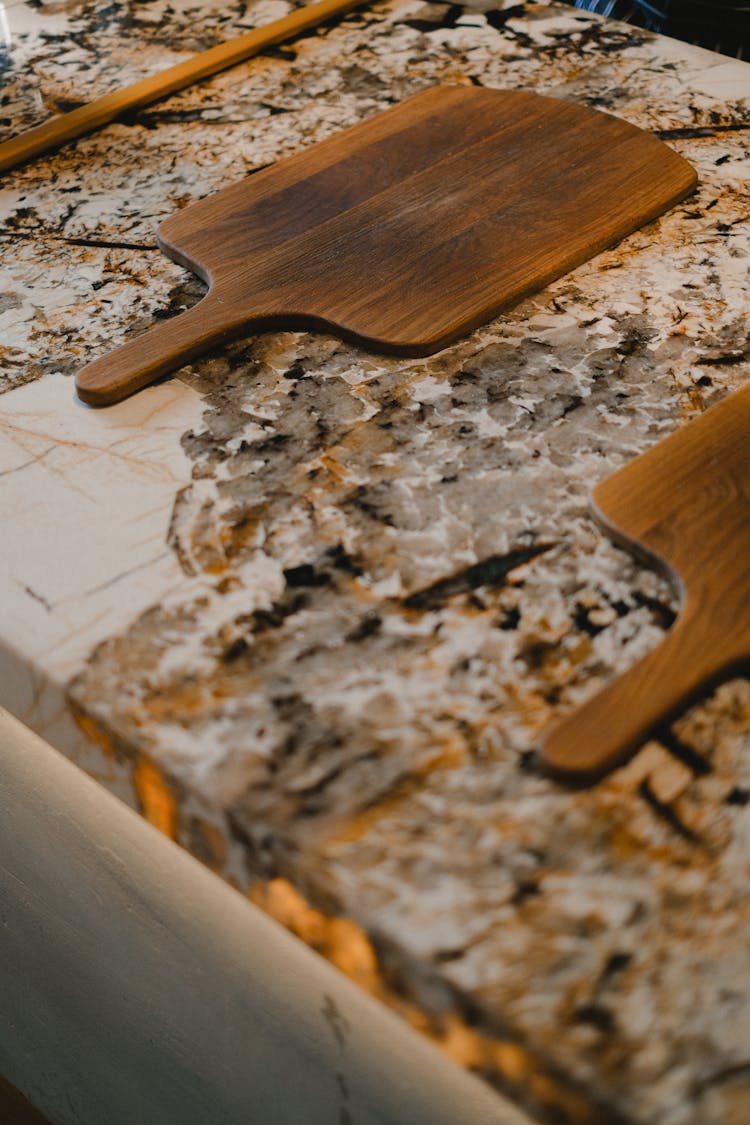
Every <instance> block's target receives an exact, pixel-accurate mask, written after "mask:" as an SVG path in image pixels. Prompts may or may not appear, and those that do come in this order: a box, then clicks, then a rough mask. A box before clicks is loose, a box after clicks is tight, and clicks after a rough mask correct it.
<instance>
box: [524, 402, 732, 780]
mask: <svg viewBox="0 0 750 1125" xmlns="http://www.w3.org/2000/svg"><path fill="white" fill-rule="evenodd" d="M594 510H595V512H596V515H597V517H598V519H599V521H600V523H601V524H603V526H604V527H605V528H606V530H607V531H608V532H609V534H610V535H611V536H612V538H613V539H614V540H615V541H616V542H618V543H621V544H622V545H623V546H625V547H626V548H627V549H628V550H631V551H633V552H634V553H635V554H637V555H640V556H642V557H643V558H645V559H646V561H648V562H651V563H652V564H655V565H656V566H657V567H659V568H660V569H662V570H665V571H666V573H667V574H668V575H669V576H670V577H671V579H672V581H673V582H674V584H675V586H676V587H677V589H678V590H679V592H680V596H681V597H680V600H681V603H682V604H681V608H680V613H679V616H678V618H677V621H676V622H675V624H674V625H673V626H672V628H671V630H670V631H669V632H668V633H667V635H666V637H665V638H664V640H663V641H662V642H661V644H660V645H658V647H657V648H655V649H654V650H653V651H652V652H650V653H649V654H648V656H646V657H644V658H643V660H641V661H640V662H639V663H638V664H636V665H635V666H634V667H632V668H631V669H630V670H629V671H627V672H626V673H625V674H624V675H622V676H620V677H619V678H618V679H616V680H613V681H612V683H610V684H608V685H607V686H606V687H605V688H604V689H603V690H602V691H600V692H599V694H598V695H595V696H594V697H593V698H592V699H590V700H589V701H588V702H586V703H584V704H583V705H582V706H581V707H579V708H578V709H577V710H576V711H573V712H572V713H571V714H570V715H567V716H566V717H565V718H564V719H562V720H561V721H560V722H559V723H558V725H557V726H555V727H553V729H552V730H551V731H550V732H549V734H548V735H547V736H546V738H545V740H544V743H543V745H542V757H543V759H544V761H545V762H546V764H547V765H548V766H549V767H550V769H552V770H554V771H555V772H556V773H558V774H561V775H565V776H567V777H570V778H575V779H580V780H592V779H595V778H596V777H598V776H600V775H601V774H603V773H606V772H607V770H611V769H614V768H615V767H616V766H618V765H621V764H622V763H623V762H624V761H626V760H627V758H628V756H629V755H630V754H632V753H633V751H634V750H637V749H638V747H639V746H640V745H641V744H642V743H643V742H645V741H646V739H647V738H649V737H650V736H652V735H653V734H655V733H658V730H659V728H660V727H661V726H663V724H665V723H667V722H668V721H669V720H670V719H672V718H673V717H674V716H675V715H676V714H677V713H679V711H680V710H683V709H684V708H685V707H687V706H688V704H689V703H691V702H692V701H693V700H695V699H696V698H698V697H699V696H700V694H701V693H702V692H703V691H706V690H708V688H709V687H711V686H712V685H713V684H715V683H717V682H718V681H720V680H722V679H724V678H726V677H727V676H729V675H731V674H732V673H735V672H737V673H739V672H742V671H746V670H747V668H748V666H750V566H749V565H748V560H750V388H747V389H745V390H743V391H737V392H736V393H735V394H733V395H731V396H730V397H729V398H726V399H725V400H724V401H723V402H721V403H719V405H718V406H714V407H712V409H711V410H708V411H707V412H706V413H705V414H704V415H702V416H701V417H700V418H698V419H696V420H695V421H694V422H690V423H689V424H688V425H686V426H684V427H683V428H682V429H680V430H678V432H677V433H676V434H673V435H672V436H671V437H668V438H667V439H666V440H665V441H662V442H660V443H659V444H658V445H656V446H654V448H653V449H650V450H649V451H648V452H647V453H644V454H642V455H641V456H640V457H637V458H636V459H635V461H632V462H631V463H630V464H629V465H626V466H625V468H624V469H620V471H619V472H618V473H615V474H614V476H611V477H609V479H608V480H605V481H604V482H603V483H602V484H600V485H599V486H598V487H597V488H596V489H595V491H594Z"/></svg>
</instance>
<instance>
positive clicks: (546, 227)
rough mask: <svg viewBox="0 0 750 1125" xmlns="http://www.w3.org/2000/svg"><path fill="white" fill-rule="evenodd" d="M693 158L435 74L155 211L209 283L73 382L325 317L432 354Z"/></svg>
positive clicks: (621, 219) (113, 375)
mask: <svg viewBox="0 0 750 1125" xmlns="http://www.w3.org/2000/svg"><path fill="white" fill-rule="evenodd" d="M695 184H696V175H695V172H694V170H693V168H692V167H691V166H690V165H689V164H688V163H687V162H686V161H685V160H683V159H682V157H680V156H678V155H677V154H676V153H675V152H673V151H672V150H671V149H670V148H668V147H667V146H666V145H665V144H663V142H661V141H659V140H657V139H656V138H654V137H652V136H651V135H650V134H648V133H645V132H643V131H642V130H640V129H637V128H636V127H635V126H633V125H629V124H627V123H626V122H624V121H620V120H618V119H617V118H615V117H611V116H609V115H607V114H604V113H600V112H598V111H596V110H592V109H589V108H587V107H585V106H579V105H574V104H571V103H570V102H564V101H558V100H555V99H552V98H543V97H539V96H538V95H536V94H528V93H521V92H517V91H507V90H486V89H476V88H472V87H463V86H437V87H433V88H432V89H429V90H427V91H425V92H424V93H422V94H418V95H417V96H416V97H413V98H411V99H409V100H408V101H406V102H403V103H402V104H401V105H399V106H396V107H395V108H394V109H391V110H388V111H386V112H385V113H382V114H379V115H378V116H376V117H373V118H371V119H369V120H367V121H365V122H363V123H362V124H360V125H356V126H354V127H353V128H351V129H348V130H346V131H344V132H343V133H339V134H337V135H336V136H334V137H331V138H330V139H328V140H326V141H323V142H322V143H320V144H317V145H314V146H312V147H311V148H309V149H307V150H306V151H304V152H302V153H300V154H299V155H298V156H294V157H291V158H289V159H287V160H284V161H281V162H280V163H279V164H277V165H274V166H273V167H271V168H269V169H266V170H265V171H262V172H259V173H257V174H256V175H254V176H252V177H250V178H249V179H246V180H244V181H243V182H241V183H238V184H235V185H234V186H232V187H229V188H225V189H224V190H223V191H220V192H218V193H217V194H216V195H213V196H211V197H209V198H208V199H204V200H202V201H201V202H200V203H196V204H194V205H193V206H191V207H188V208H186V209H185V210H184V211H182V212H179V213H178V214H177V215H175V216H173V217H172V218H171V219H168V220H167V221H166V222H165V223H163V224H162V226H161V228H160V230H159V243H160V245H161V247H162V249H163V250H164V251H165V253H167V254H168V255H169V256H170V257H171V258H173V259H174V260H175V261H177V262H180V263H181V264H183V265H185V266H187V267H188V268H189V269H191V270H193V271H194V272H195V273H197V274H198V275H199V276H200V277H202V278H203V279H204V280H205V281H207V282H208V284H209V286H210V289H209V292H208V294H207V296H206V297H205V298H204V300H203V301H202V302H201V303H200V304H198V305H196V306H195V307H194V308H192V309H191V310H190V311H189V312H187V313H185V314H183V315H182V316H179V317H177V318H175V319H173V320H169V321H166V322H162V323H161V324H160V325H159V326H158V327H157V328H155V329H153V330H152V331H151V332H149V333H147V334H146V335H145V336H142V337H139V338H136V339H133V340H130V341H128V343H127V344H125V345H123V346H122V347H120V348H118V349H117V350H116V351H115V352H113V353H112V354H110V355H107V356H105V357H103V358H102V359H99V360H96V361H94V362H93V363H92V364H89V366H88V367H86V368H85V369H84V370H83V371H82V372H81V373H80V374H79V376H78V378H77V380H76V384H77V388H78V393H79V395H80V397H81V398H82V399H83V400H84V401H85V402H89V403H92V404H95V405H102V404H105V403H111V402H117V401H118V400H119V399H121V398H124V397H125V396H126V395H128V394H132V393H133V392H134V391H136V390H138V389H139V388H140V387H143V386H145V385H146V384H147V383H149V382H151V381H152V380H154V379H156V378H158V377H159V376H161V375H164V374H166V373H168V372H169V371H172V370H174V369H175V368H176V367H179V366H180V365H182V364H184V363H187V362H190V361H191V360H192V359H195V358H197V357H198V356H199V355H201V354H203V353H204V352H206V351H207V350H208V349H209V348H211V347H212V346H213V345H214V344H216V343H217V342H220V341H223V340H226V339H228V338H230V337H232V336H237V335H239V334H240V333H242V332H254V331H259V330H263V329H272V328H290V327H302V328H317V329H321V330H323V331H330V332H334V333H336V334H339V335H341V336H344V337H346V338H349V339H352V340H354V341H356V342H358V343H361V344H363V345H364V346H366V347H369V348H372V349H374V350H376V351H385V352H395V353H397V354H401V355H407V356H408V355H428V354H430V353H431V352H434V351H437V350H438V349H439V348H442V347H444V346H445V345H446V344H449V343H451V342H452V341H453V340H455V339H457V338H458V337H459V336H461V335H463V334H464V333H466V332H468V331H469V330H470V329H472V328H475V327H477V326H478V325H479V324H481V323H483V322H484V321H486V320H488V319H490V318H491V317H492V316H494V315H495V314H496V313H498V312H500V311H501V310H502V309H504V308H507V307H508V306H509V305H511V304H513V303H514V302H516V301H518V300H520V299H521V298H522V297H524V296H526V295H527V294H529V293H532V292H534V291H535V290H537V289H540V288H541V287H543V286H544V285H546V284H547V283H548V282H550V281H552V280H553V279H555V278H557V277H560V276H561V274H563V273H566V272H567V271H568V270H570V269H572V268H573V267H574V266H576V265H578V264H579V263H581V262H583V261H585V260H586V259H587V258H590V257H592V255H594V254H596V253H598V252H599V251H600V250H603V249H605V248H606V247H608V246H611V245H613V244H614V243H615V242H617V241H618V240H619V239H620V238H622V237H624V236H625V235H626V234H629V233H630V232H631V231H633V230H635V229H636V228H637V227H639V226H641V225H642V224H643V223H645V222H647V221H649V220H650V219H653V218H655V217H656V216H657V215H659V214H661V213H662V212H663V211H665V210H666V209H667V208H668V207H670V206H672V205H673V204H674V203H676V202H678V201H679V200H680V199H683V198H684V197H685V196H686V195H687V194H688V193H689V192H690V191H692V190H693V188H694V187H695Z"/></svg>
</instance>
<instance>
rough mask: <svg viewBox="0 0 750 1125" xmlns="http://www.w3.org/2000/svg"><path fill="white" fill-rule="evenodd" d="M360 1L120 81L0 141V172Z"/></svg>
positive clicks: (336, 0)
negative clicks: (145, 75)
mask: <svg viewBox="0 0 750 1125" xmlns="http://www.w3.org/2000/svg"><path fill="white" fill-rule="evenodd" d="M363 3H364V0H317V2H316V3H314V4H308V5H306V6H305V7H303V8H297V9H295V11H293V12H290V13H289V15H288V16H283V17H282V18H281V19H279V20H273V21H272V22H271V23H269V24H265V25H264V26H263V27H256V28H254V29H253V30H252V31H248V32H247V34H245V35H239V36H238V37H237V38H236V39H230V40H228V42H226V43H217V45H216V46H215V47H210V48H209V49H208V50H207V51H201V52H200V54H198V55H193V57H192V58H189V59H185V61H184V62H181V63H177V64H176V65H175V66H170V67H168V68H167V69H166V70H162V71H160V72H159V73H158V74H152V75H151V76H150V77H149V78H142V79H141V81H140V82H134V83H132V85H130V86H124V87H123V88H122V89H121V90H113V91H112V93H110V94H104V95H103V96H102V97H101V98H96V99H95V101H93V102H89V103H88V104H87V105H82V106H79V107H78V108H77V109H72V110H71V111H70V112H69V113H61V114H60V115H59V116H57V117H53V118H51V119H50V120H49V121H44V122H42V124H41V125H36V126H35V127H34V128H33V129H27V130H26V131H25V132H23V133H20V134H19V135H18V136H17V137H12V138H11V139H10V140H9V141H4V142H3V143H2V144H0V172H6V171H7V170H8V169H9V168H15V167H17V165H19V164H25V163H26V161H28V160H32V159H33V158H34V157H35V156H41V154H42V153H43V152H50V151H52V150H54V149H56V148H59V147H60V146H61V145H63V144H65V143H66V142H67V141H72V140H75V139H76V137H82V136H84V135H85V134H86V133H91V132H93V131H94V129H100V128H101V127H102V126H103V125H107V124H108V123H109V122H110V121H114V120H115V118H116V117H119V116H120V114H122V113H125V112H126V111H128V110H130V111H132V110H135V109H141V108H142V107H143V106H144V105H150V104H151V103H152V102H155V101H158V99H159V98H166V97H167V95H168V94H174V93H176V91H177V90H184V89H185V87H186V86H192V85H193V84H194V83H196V82H201V81H202V80H203V79H204V78H209V77H210V76H211V75H212V74H217V73H218V72H219V71H220V70H227V69H228V68H229V67H230V66H236V65H237V63H240V62H244V60H245V59H249V58H252V56H253V55H258V54H260V52H261V51H265V50H267V49H268V48H269V47H273V46H274V45H275V44H276V43H283V42H284V40H286V39H291V38H292V37H293V36H295V35H301V34H302V32H303V31H309V29H310V28H311V27H316V26H317V25H318V24H321V23H323V22H324V21H325V20H329V19H332V18H333V17H334V16H340V15H344V14H345V13H346V12H350V11H351V10H352V9H353V8H360V7H362V5H363Z"/></svg>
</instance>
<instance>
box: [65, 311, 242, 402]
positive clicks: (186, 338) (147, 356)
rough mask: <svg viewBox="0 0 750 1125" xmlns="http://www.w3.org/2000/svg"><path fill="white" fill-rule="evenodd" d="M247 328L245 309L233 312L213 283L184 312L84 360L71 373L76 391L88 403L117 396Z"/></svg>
mask: <svg viewBox="0 0 750 1125" xmlns="http://www.w3.org/2000/svg"><path fill="white" fill-rule="evenodd" d="M251 331H252V325H250V324H249V320H248V317H247V315H243V314H242V313H238V312H237V310H236V309H235V308H234V307H233V306H232V304H231V303H230V302H228V301H225V300H223V299H222V297H220V296H219V295H218V294H217V293H216V292H215V291H214V290H213V289H212V290H210V291H209V292H208V293H207V294H206V296H205V297H204V298H203V300H202V301H200V302H199V303H198V304H197V305H194V306H193V307H192V308H191V309H188V311H187V312H184V313H181V314H180V315H179V316H175V317H171V318H170V319H169V320H164V321H162V322H161V323H160V324H158V325H157V326H156V327H155V328H152V329H150V330H149V331H148V332H146V333H145V334H143V335H141V336H134V337H133V339H132V340H128V341H127V343H125V344H122V345H121V346H120V347H119V348H116V349H115V351H113V352H109V353H108V354H107V355H104V356H102V357H101V358H100V359H95V360H94V361H93V362H92V363H89V364H87V366H86V367H84V368H83V369H82V370H81V371H79V373H78V375H77V376H76V390H77V391H78V397H79V398H80V399H81V400H82V401H83V402H86V403H88V404H89V405H90V406H107V405H109V404H110V403H113V402H119V401H120V400H121V399H123V398H127V396H128V395H132V394H134V393H135V392H136V391H139V390H140V389H141V387H145V386H146V385H147V384H148V383H153V382H154V380H155V379H158V378H160V376H162V375H167V374H168V373H169V372H171V371H174V370H175V368H176V367H181V366H182V365H183V364H186V363H190V361H191V360H193V359H197V357H198V356H199V355H203V353H204V352H206V351H207V350H208V349H209V348H210V346H211V345H212V344H215V343H217V342H219V343H224V342H226V341H227V340H230V339H231V338H232V337H234V336H237V335H239V334H240V333H242V332H247V333H248V334H249V333H250V332H251Z"/></svg>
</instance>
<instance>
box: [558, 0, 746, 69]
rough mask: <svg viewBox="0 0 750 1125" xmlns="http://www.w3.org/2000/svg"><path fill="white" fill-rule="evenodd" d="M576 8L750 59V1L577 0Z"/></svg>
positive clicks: (575, 0)
mask: <svg viewBox="0 0 750 1125" xmlns="http://www.w3.org/2000/svg"><path fill="white" fill-rule="evenodd" d="M573 2H574V3H575V7H576V8H584V9H585V10H586V11H588V12H599V14H600V15H603V16H612V17H613V18H614V19H621V20H627V21H628V22H630V23H634V24H636V25H637V26H639V27H645V28H648V29H649V30H651V31H660V32H662V33H663V34H664V35H672V36H674V38H675V39H685V40H686V41H687V42H689V43H697V44H699V45H700V46H701V47H708V48H710V50H712V51H721V52H722V54H725V55H733V56H735V57H736V58H744V59H750V0H745V2H744V3H743V2H742V0H734V2H730V0H573Z"/></svg>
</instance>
